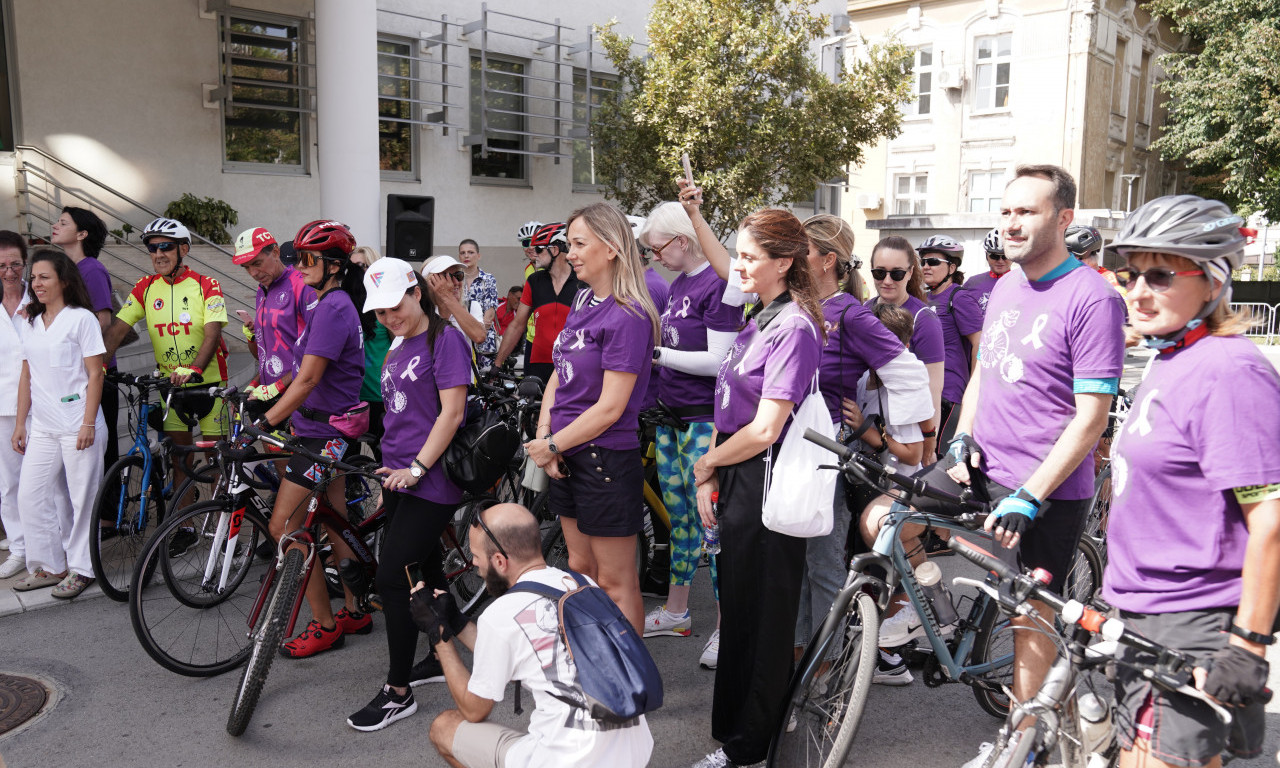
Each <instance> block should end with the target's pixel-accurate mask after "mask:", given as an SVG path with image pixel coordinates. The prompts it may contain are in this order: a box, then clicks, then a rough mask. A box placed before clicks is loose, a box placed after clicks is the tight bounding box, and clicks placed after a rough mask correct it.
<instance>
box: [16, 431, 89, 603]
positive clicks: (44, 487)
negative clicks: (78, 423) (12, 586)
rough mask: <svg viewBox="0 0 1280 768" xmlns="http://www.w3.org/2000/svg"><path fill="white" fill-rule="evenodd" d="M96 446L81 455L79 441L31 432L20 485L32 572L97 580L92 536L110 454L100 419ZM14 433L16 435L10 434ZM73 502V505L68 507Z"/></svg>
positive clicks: (29, 568) (28, 564)
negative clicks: (39, 570)
mask: <svg viewBox="0 0 1280 768" xmlns="http://www.w3.org/2000/svg"><path fill="white" fill-rule="evenodd" d="M94 432H95V436H94V442H93V445H91V446H89V447H88V448H86V449H84V450H83V451H78V450H76V436H75V435H74V434H73V435H54V434H49V433H47V432H28V433H27V434H28V438H27V453H26V456H25V457H23V460H22V475H21V479H20V480H19V481H18V509H19V510H20V511H21V515H22V522H21V526H22V533H23V536H24V538H25V539H26V542H25V543H26V550H27V552H26V555H27V570H28V571H30V572H32V573H34V572H35V570H36V569H37V568H43V569H44V570H45V571H47V572H48V573H62V572H63V571H65V570H67V569H68V568H70V569H71V570H72V571H74V572H75V573H78V574H80V575H81V576H88V577H89V578H93V563H92V562H91V561H90V559H89V535H90V534H91V533H93V528H92V526H95V525H97V524H98V523H97V521H96V520H94V519H93V501H94V498H95V497H96V496H97V495H98V485H99V483H101V482H102V471H103V467H102V462H103V456H104V455H105V454H106V449H107V430H106V423H105V422H104V421H103V420H102V417H101V415H99V417H98V428H97V429H96V430H94ZM10 434H12V433H10ZM68 502H70V503H69V504H68Z"/></svg>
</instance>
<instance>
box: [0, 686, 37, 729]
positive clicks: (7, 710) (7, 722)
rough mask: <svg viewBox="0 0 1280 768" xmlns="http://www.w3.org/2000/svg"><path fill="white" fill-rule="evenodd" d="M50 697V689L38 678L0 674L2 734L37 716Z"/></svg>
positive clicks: (0, 720)
mask: <svg viewBox="0 0 1280 768" xmlns="http://www.w3.org/2000/svg"><path fill="white" fill-rule="evenodd" d="M48 698H49V691H48V690H47V689H45V687H44V686H43V685H41V684H40V682H39V681H37V680H32V679H31V678H29V677H18V676H17V675H0V734H5V733H8V732H9V731H12V730H13V729H14V728H17V727H18V726H20V725H22V724H23V723H25V722H27V721H28V720H30V719H31V718H33V717H35V716H36V715H37V714H39V712H40V708H41V707H43V706H44V703H45V701H47V700H48Z"/></svg>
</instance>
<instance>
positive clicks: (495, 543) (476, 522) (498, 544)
mask: <svg viewBox="0 0 1280 768" xmlns="http://www.w3.org/2000/svg"><path fill="white" fill-rule="evenodd" d="M471 524H472V525H473V526H474V525H478V526H480V530H482V531H484V535H485V536H488V537H489V541H492V542H493V546H495V547H497V548H498V554H500V555H502V556H503V557H505V558H507V559H508V560H510V559H511V555H508V554H507V550H505V549H503V548H502V542H500V541H498V537H497V536H494V535H493V531H491V530H489V526H487V525H485V523H484V511H483V510H481V512H480V513H479V514H477V515H476V518H475V519H474V520H472V521H471Z"/></svg>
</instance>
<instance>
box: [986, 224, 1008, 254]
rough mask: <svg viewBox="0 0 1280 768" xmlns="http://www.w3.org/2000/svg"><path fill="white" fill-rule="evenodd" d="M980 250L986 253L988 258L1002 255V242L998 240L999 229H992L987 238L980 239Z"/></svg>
mask: <svg viewBox="0 0 1280 768" xmlns="http://www.w3.org/2000/svg"><path fill="white" fill-rule="evenodd" d="M982 250H984V251H986V253H987V255H988V256H1003V255H1004V241H1003V240H1001V239H1000V228H999V227H993V228H992V230H991V231H990V232H988V233H987V236H986V237H984V238H982Z"/></svg>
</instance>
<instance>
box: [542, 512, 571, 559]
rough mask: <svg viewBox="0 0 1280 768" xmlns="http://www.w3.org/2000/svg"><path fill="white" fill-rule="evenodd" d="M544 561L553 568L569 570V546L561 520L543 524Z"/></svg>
mask: <svg viewBox="0 0 1280 768" xmlns="http://www.w3.org/2000/svg"><path fill="white" fill-rule="evenodd" d="M542 559H543V560H545V561H546V563H547V565H549V566H551V567H552V568H559V569H561V570H567V569H568V568H569V544H568V542H566V541H565V540H564V529H563V528H561V527H560V518H555V519H554V520H551V521H549V522H544V523H543V524H542Z"/></svg>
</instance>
